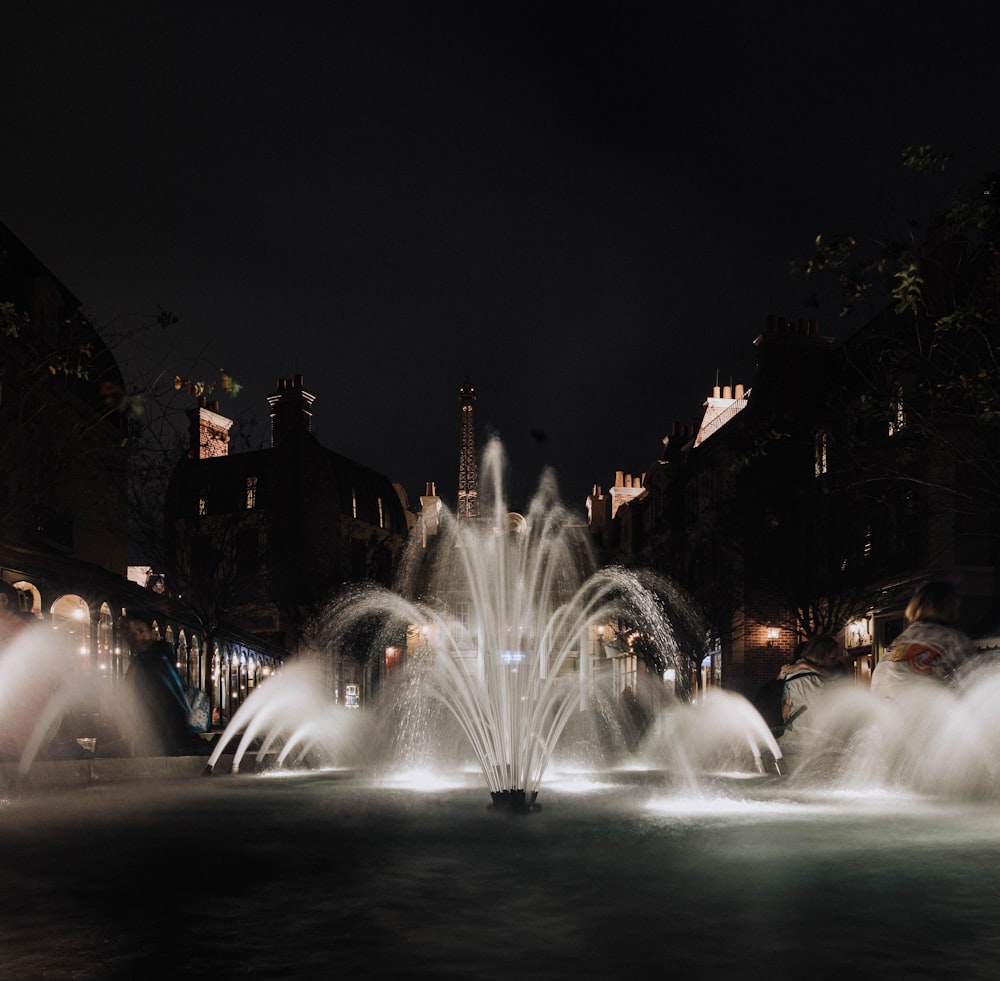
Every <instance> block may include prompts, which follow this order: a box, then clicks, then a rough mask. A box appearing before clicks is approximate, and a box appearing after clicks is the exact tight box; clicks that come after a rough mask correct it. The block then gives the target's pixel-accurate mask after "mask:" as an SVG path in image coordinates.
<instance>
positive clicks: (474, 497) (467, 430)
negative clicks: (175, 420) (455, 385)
mask: <svg viewBox="0 0 1000 981" xmlns="http://www.w3.org/2000/svg"><path fill="white" fill-rule="evenodd" d="M458 399H459V403H460V404H461V407H462V416H461V428H460V433H459V447H458V507H457V509H456V512H455V513H456V515H457V516H458V517H459V518H478V517H479V465H478V464H477V463H476V428H475V425H474V423H473V415H472V407H473V405H474V403H475V401H476V390H475V389H474V388H473V387H472V384H471V382H470V381H469V380H468V379H466V381H465V384H464V385H463V386H462V387H461V388H460V389H459V390H458Z"/></svg>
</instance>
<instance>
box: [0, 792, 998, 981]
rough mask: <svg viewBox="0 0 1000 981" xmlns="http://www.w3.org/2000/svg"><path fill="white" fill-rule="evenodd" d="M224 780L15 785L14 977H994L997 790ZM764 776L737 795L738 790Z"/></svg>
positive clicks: (1, 927) (2, 955) (8, 925)
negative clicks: (697, 793)
mask: <svg viewBox="0 0 1000 981" xmlns="http://www.w3.org/2000/svg"><path fill="white" fill-rule="evenodd" d="M578 789H580V788H579V787H573V786H571V785H569V784H563V783H559V782H558V781H555V782H553V783H552V784H551V785H549V784H546V785H543V790H542V794H541V796H540V801H541V802H542V803H543V810H542V811H541V812H540V813H537V814H532V815H529V816H527V817H516V818H514V817H510V816H506V815H500V814H497V813H495V812H492V811H490V810H489V809H488V807H487V805H488V803H489V797H488V794H487V793H486V791H485V789H483V788H482V787H480V786H478V785H476V784H475V783H473V784H470V785H468V786H460V787H457V788H454V789H443V790H440V791H437V792H434V793H416V792H412V791H409V790H398V789H395V790H394V789H387V788H384V787H373V786H371V785H369V784H367V783H366V782H364V781H361V780H358V779H355V778H353V777H343V776H332V775H313V776H303V777H296V778H284V779H275V778H260V777H252V776H245V775H244V776H238V777H229V776H227V777H213V778H211V779H206V780H189V781H180V782H177V783H168V784H160V785H153V784H141V785H133V786H128V787H116V786H105V787H100V786H97V787H91V788H89V789H87V790H79V791H76V792H74V793H72V794H65V795H38V796H35V797H26V798H23V799H20V800H10V801H5V802H3V803H2V805H0V841H2V843H3V850H4V858H3V861H2V863H0V977H3V978H17V979H26V978H54V979H62V978H80V979H90V978H93V979H118V978H121V979H126V978H128V979H132V978H143V977H147V976H156V977H160V976H162V977H167V978H189V977H191V978H194V977H197V978H205V979H211V978H241V977H247V978H265V979H272V978H273V979H279V978H280V979H294V978H338V977H362V978H369V977H382V976H384V977H392V978H444V979H448V978H454V979H470V978H476V979H493V978H497V979H499V978H504V979H506V978H510V977H518V978H529V979H530V978H560V979H562V978H597V977H602V978H624V977H630V976H634V977H636V978H660V977H663V978H668V977H673V978H750V979H756V978H761V979H764V978H768V979H774V978H777V977H796V976H801V977H805V978H810V979H813V978H841V977H847V976H852V977H853V976H871V977H876V978H880V979H884V978H946V977H956V978H959V977H961V978H966V979H968V978H995V977H997V975H998V971H1000V871H998V870H1000V813H998V809H997V808H996V807H995V806H994V805H992V804H990V805H986V804H978V805H964V806H961V807H959V806H957V805H952V804H948V803H943V804H936V805H928V804H925V803H918V802H914V801H912V800H908V799H905V798H900V799H892V798H888V797H877V796H876V797H872V798H858V797H853V798H841V797H823V796H822V795H812V796H806V795H798V796H797V797H795V798H794V799H790V798H789V797H788V792H787V789H786V788H783V787H781V786H780V785H767V786H754V787H752V788H751V789H750V790H749V792H748V791H747V790H745V789H744V788H742V787H740V786H737V785H734V786H733V787H730V788H729V789H728V790H727V792H726V795H725V796H724V797H723V798H722V799H720V800H709V801H707V802H706V801H700V802H694V803H689V802H685V801H678V800H675V799H673V798H671V797H670V796H669V795H667V794H666V793H664V792H663V791H662V790H661V789H660V788H659V787H658V785H657V783H656V781H655V780H648V781H646V782H643V781H641V780H636V779H634V778H633V779H632V780H630V781H628V782H618V781H617V780H612V781H610V782H607V783H605V784H604V785H603V786H601V787H599V788H596V789H595V788H592V789H590V791H589V792H587V793H578V792H577V790H578ZM744 796H746V797H747V799H746V800H745V801H742V802H741V800H740V798H742V797H744Z"/></svg>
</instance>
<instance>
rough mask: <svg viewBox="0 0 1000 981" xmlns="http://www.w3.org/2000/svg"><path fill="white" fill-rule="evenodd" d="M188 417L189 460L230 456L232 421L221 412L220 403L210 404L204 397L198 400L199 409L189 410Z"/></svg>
mask: <svg viewBox="0 0 1000 981" xmlns="http://www.w3.org/2000/svg"><path fill="white" fill-rule="evenodd" d="M187 417H188V439H189V443H188V454H187V455H188V458H189V459H191V460H207V459H210V458H211V457H216V456H229V429H230V427H231V426H232V424H233V420H232V419H227V418H226V417H225V416H224V415H222V414H221V413H220V412H219V403H218V402H212V404H211V406H209V404H208V399H206V398H205V396H204V395H202V396H201V398H199V399H198V407H197V408H195V409H188V410H187Z"/></svg>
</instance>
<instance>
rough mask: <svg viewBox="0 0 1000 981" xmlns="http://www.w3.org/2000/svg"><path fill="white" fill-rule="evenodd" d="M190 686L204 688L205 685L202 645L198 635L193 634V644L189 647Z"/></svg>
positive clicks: (188, 670)
mask: <svg viewBox="0 0 1000 981" xmlns="http://www.w3.org/2000/svg"><path fill="white" fill-rule="evenodd" d="M187 658H188V661H187V663H188V669H187V672H188V684H191V685H196V686H197V687H198V688H202V686H203V685H204V683H205V676H204V673H203V672H202V665H201V644H200V643H199V641H198V635H197V634H191V644H190V646H189V647H188V654H187Z"/></svg>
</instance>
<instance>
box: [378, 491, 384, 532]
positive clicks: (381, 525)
mask: <svg viewBox="0 0 1000 981" xmlns="http://www.w3.org/2000/svg"><path fill="white" fill-rule="evenodd" d="M378 526H379V528H384V527H385V512H384V511H383V510H382V498H381V497H380V498H379V499H378Z"/></svg>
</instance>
